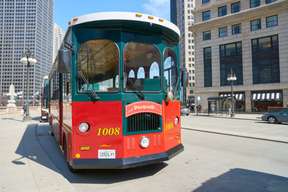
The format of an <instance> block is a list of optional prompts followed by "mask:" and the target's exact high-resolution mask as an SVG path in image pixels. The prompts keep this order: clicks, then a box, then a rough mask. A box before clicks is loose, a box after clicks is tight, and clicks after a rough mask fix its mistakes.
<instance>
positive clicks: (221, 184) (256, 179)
mask: <svg viewBox="0 0 288 192" xmlns="http://www.w3.org/2000/svg"><path fill="white" fill-rule="evenodd" d="M208 121H210V124H211V126H212V125H213V126H221V124H222V125H223V123H225V122H226V121H224V120H219V119H214V120H209V119H207V122H205V123H208ZM226 123H227V122H226ZM241 123H243V121H242V120H238V121H237V120H235V125H233V124H231V125H230V126H231V127H233V126H237V125H239V124H241ZM246 123H247V125H246V124H245V126H249V121H247V122H246ZM250 123H253V122H250ZM0 124H1V125H2V126H1V128H0V130H1V132H2V134H1V136H0V154H1V160H0V168H1V172H0V191H1V192H4V191H5V192H6V191H29V192H30V191H80V192H86V191H101V192H102V191H104V192H105V191H107V192H108V191H121V192H122V191H125V192H129V191H131V192H132V191H133V192H136V191H137V192H138V191H141V192H142V191H143V192H147V191H149V192H152V191H165V192H169V191H171V192H172V191H173V192H174V191H177V192H178V191H179V192H181V191H183V192H187V191H195V192H287V191H288V150H287V147H288V145H287V144H283V143H276V142H269V141H261V140H254V139H246V138H239V137H232V136H225V135H218V134H210V133H202V132H197V131H192V130H183V140H184V145H185V151H184V152H183V153H181V154H180V155H178V156H177V157H175V158H174V159H172V160H170V161H169V162H166V163H162V164H158V165H152V166H147V167H142V168H136V169H129V170H124V171H123V170H119V171H86V172H83V173H79V174H73V173H71V172H70V171H69V170H68V168H67V167H66V165H65V163H64V160H63V157H62V154H61V152H60V150H59V149H58V148H57V146H56V144H55V142H54V139H53V137H52V136H51V135H49V134H48V126H47V125H46V124H40V125H37V124H35V122H31V123H30V124H27V125H26V126H27V127H26V128H25V126H24V127H23V123H21V122H20V121H17V119H13V118H5V119H3V118H2V119H1V120H0ZM195 124H196V123H195ZM3 125H5V126H3ZM8 126H10V129H5V128H4V127H8ZM197 126H198V125H197Z"/></svg>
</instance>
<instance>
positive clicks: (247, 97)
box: [245, 91, 252, 113]
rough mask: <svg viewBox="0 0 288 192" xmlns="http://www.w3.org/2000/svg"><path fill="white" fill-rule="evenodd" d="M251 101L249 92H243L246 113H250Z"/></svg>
mask: <svg viewBox="0 0 288 192" xmlns="http://www.w3.org/2000/svg"><path fill="white" fill-rule="evenodd" d="M251 100H252V99H251V91H245V111H246V112H247V113H251V112H252V104H251Z"/></svg>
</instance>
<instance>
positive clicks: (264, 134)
mask: <svg viewBox="0 0 288 192" xmlns="http://www.w3.org/2000/svg"><path fill="white" fill-rule="evenodd" d="M243 117H246V116H243ZM256 117H257V116H256V115H254V116H253V115H251V116H248V115H247V118H245V120H246V121H242V119H237V118H222V119H219V118H218V117H216V118H214V117H212V118H210V117H207V116H188V117H182V127H183V129H188V130H194V131H199V132H206V133H213V134H221V135H229V136H236V137H244V138H252V139H259V140H266V141H272V142H280V143H285V144H288V125H287V124H269V123H266V122H263V121H261V120H257V119H256ZM249 118H251V119H250V120H249ZM248 120H249V121H248Z"/></svg>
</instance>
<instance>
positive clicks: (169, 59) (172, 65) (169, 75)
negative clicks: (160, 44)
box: [164, 49, 178, 91]
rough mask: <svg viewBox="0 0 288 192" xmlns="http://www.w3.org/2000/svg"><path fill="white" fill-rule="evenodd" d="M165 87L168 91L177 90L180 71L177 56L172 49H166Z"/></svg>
mask: <svg viewBox="0 0 288 192" xmlns="http://www.w3.org/2000/svg"><path fill="white" fill-rule="evenodd" d="M164 77H165V79H164V81H165V83H164V85H165V86H166V88H167V89H168V91H172V90H174V91H175V89H177V83H178V82H177V80H178V71H177V64H176V55H175V53H174V51H172V50H171V49H166V51H165V54H164Z"/></svg>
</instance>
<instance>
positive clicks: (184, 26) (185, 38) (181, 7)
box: [170, 0, 195, 98]
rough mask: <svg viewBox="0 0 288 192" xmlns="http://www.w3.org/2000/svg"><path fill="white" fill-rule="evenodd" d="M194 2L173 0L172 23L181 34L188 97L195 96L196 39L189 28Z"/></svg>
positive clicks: (191, 0) (171, 5) (181, 60)
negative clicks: (186, 73)
mask: <svg viewBox="0 0 288 192" xmlns="http://www.w3.org/2000/svg"><path fill="white" fill-rule="evenodd" d="M194 1H195V0H171V1H170V7H171V21H172V22H173V23H175V24H176V25H177V26H178V27H179V29H180V32H181V40H180V51H181V54H180V57H181V58H180V62H181V66H185V68H186V69H187V72H188V74H189V75H188V86H187V90H186V93H187V97H188V98H189V96H192V95H194V93H193V89H194V86H195V57H194V37H193V34H192V32H190V31H189V26H191V25H192V24H193V23H194V16H193V10H194Z"/></svg>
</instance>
